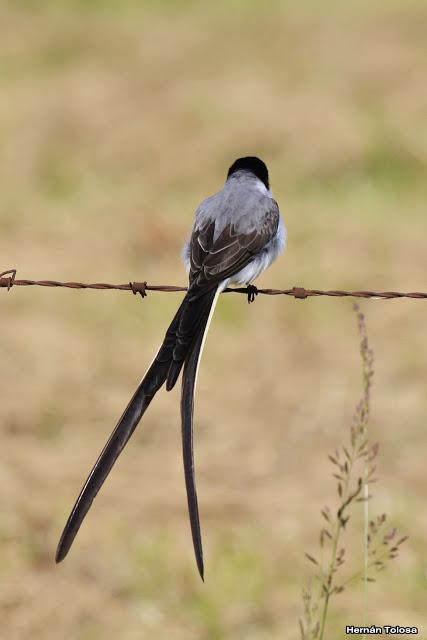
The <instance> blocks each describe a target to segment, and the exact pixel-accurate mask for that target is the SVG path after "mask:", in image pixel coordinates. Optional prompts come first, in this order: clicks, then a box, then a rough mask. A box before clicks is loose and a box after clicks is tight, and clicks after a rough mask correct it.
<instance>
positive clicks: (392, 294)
mask: <svg viewBox="0 0 427 640" xmlns="http://www.w3.org/2000/svg"><path fill="white" fill-rule="evenodd" d="M30 286H38V287H65V288H67V289H96V290H98V291H99V290H101V291H102V290H103V291H105V290H118V291H132V293H134V294H137V293H139V294H141V296H142V297H143V298H144V297H145V296H146V295H147V294H146V292H147V291H162V292H164V293H172V292H176V291H187V287H176V286H173V285H160V284H148V283H147V282H129V283H126V284H108V283H105V282H93V283H84V282H59V281H58V280H20V279H17V278H16V269H9V270H7V271H3V272H2V273H0V288H6V289H7V290H8V291H10V289H11V288H12V287H30ZM225 292H227V293H243V294H245V295H247V294H248V290H247V288H246V287H239V288H233V289H225ZM258 293H260V294H262V295H267V296H279V295H283V296H292V297H294V298H298V299H301V300H304V299H305V298H310V297H320V296H328V297H332V298H382V299H385V300H390V299H393V298H415V299H418V300H420V299H424V300H425V299H427V292H422V291H412V292H406V293H405V292H402V291H341V290H335V289H333V290H327V291H322V290H320V289H306V288H304V287H292V288H291V289H258Z"/></svg>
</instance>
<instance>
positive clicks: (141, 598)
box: [0, 0, 427, 640]
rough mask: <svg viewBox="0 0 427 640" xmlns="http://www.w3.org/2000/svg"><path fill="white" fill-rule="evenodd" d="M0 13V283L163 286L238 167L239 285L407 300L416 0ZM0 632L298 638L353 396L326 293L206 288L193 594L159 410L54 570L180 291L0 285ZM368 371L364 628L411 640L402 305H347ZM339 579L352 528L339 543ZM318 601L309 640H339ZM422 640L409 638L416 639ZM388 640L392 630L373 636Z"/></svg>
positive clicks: (414, 616)
mask: <svg viewBox="0 0 427 640" xmlns="http://www.w3.org/2000/svg"><path fill="white" fill-rule="evenodd" d="M1 16H2V18H1V21H0V42H1V45H0V49H1V57H0V91H1V94H0V184H1V190H0V221H1V234H0V256H1V261H0V270H3V269H7V268H11V267H16V268H17V269H18V277H21V278H52V279H69V280H73V279H75V280H79V279H81V280H84V281H92V282H94V281H99V280H102V281H106V282H127V281H129V280H147V281H148V282H150V283H153V284H155V283H157V284H169V283H170V284H184V283H185V279H186V278H185V273H184V269H183V268H182V266H181V263H180V257H179V254H180V251H181V247H182V245H183V243H184V241H185V240H186V237H187V234H188V232H189V230H190V228H191V225H192V220H193V215H194V210H195V208H196V206H197V205H198V203H199V202H200V200H201V199H202V198H204V197H205V196H206V195H208V194H211V193H213V192H215V191H216V190H218V189H219V188H221V185H222V184H223V181H224V178H225V174H226V170H227V168H228V166H229V165H230V164H231V163H232V162H233V160H234V159H235V158H237V157H239V156H241V155H246V154H256V155H259V156H261V157H262V158H263V159H264V160H265V161H266V162H267V164H268V166H269V168H270V175H271V184H272V189H273V193H274V196H275V198H276V199H277V200H278V202H279V204H280V207H281V210H282V212H283V214H284V216H285V219H286V222H287V226H288V231H289V248H288V251H287V253H286V254H285V256H284V257H283V258H282V259H281V260H279V261H278V262H277V263H276V264H275V265H274V267H273V268H272V269H271V270H269V271H268V273H266V274H264V275H263V276H262V278H260V280H259V285H260V286H262V285H263V286H271V287H281V288H282V287H283V288H286V287H290V286H293V285H302V286H306V287H315V288H347V287H348V288H350V287H355V288H364V289H397V290H399V289H400V290H426V289H427V251H426V233H427V216H426V205H425V203H426V196H427V183H426V161H427V77H426V76H427V73H426V65H425V62H426V54H427V40H426V37H425V24H426V19H427V7H426V4H425V2H424V1H421V0H419V1H417V0H387V1H386V0H384V1H382V2H378V0H373V1H371V2H367V1H363V0H361V1H358V2H346V3H342V2H332V1H325V2H322V3H320V2H315V1H314V0H313V1H311V2H310V1H309V0H305V1H302V2H299V3H295V2H284V1H283V2H278V1H277V2H274V1H271V2H268V3H262V2H255V1H251V2H243V1H240V2H238V1H228V2H225V1H217V2H215V3H214V2H211V3H208V2H172V0H171V1H169V2H154V1H152V2H149V1H148V0H147V1H145V2H136V0H135V1H131V0H127V1H120V2H119V1H118V0H117V1H113V0H110V1H104V0H97V1H95V0H92V1H91V2H90V1H86V2H83V0H81V1H77V0H76V1H74V2H73V1H71V0H62V1H58V0H57V1H54V0H51V1H45V2H42V1H36V0H33V1H30V0H28V1H26V2H24V1H18V0H16V1H14V2H2V3H1ZM0 297H1V320H2V321H1V332H0V346H1V358H0V371H1V380H2V385H1V389H2V391H1V403H0V429H1V442H2V447H1V455H0V487H1V489H0V575H1V581H0V619H1V626H0V637H1V638H7V639H8V640H18V639H19V640H23V639H25V640H26V639H27V638H32V639H33V640H39V639H40V640H50V639H53V638H62V639H64V640H67V639H75V638H79V639H80V638H81V639H84V640H86V639H88V640H89V639H98V638H104V637H107V636H108V637H114V638H122V639H123V640H133V639H137V638H138V639H140V638H150V639H152V640H156V639H159V640H163V639H164V638H171V639H176V640H181V639H185V640H192V639H197V640H199V639H201V640H217V639H218V640H219V639H229V638H230V639H231V638H232V639H233V640H234V639H242V640H243V639H245V640H251V639H256V640H264V639H265V640H267V639H269V640H270V639H276V638H277V639H279V638H281V639H286V640H288V639H289V640H294V639H296V638H298V637H299V633H298V625H297V621H298V617H299V615H300V613H301V589H302V586H303V584H304V583H305V581H306V579H307V577H308V576H309V575H310V573H311V569H312V567H311V566H310V565H309V563H308V562H307V561H306V559H305V558H304V552H305V551H308V552H314V551H315V550H316V545H317V541H318V532H319V528H320V515H319V510H320V508H321V507H323V506H324V504H325V503H329V504H331V505H332V504H333V503H334V500H335V491H336V490H335V484H334V481H333V480H332V478H331V477H330V465H329V463H328V461H327V453H328V452H329V451H330V450H331V449H332V450H333V449H334V448H335V446H337V445H339V444H340V443H341V442H343V441H344V440H345V439H346V434H347V429H348V425H349V424H350V422H351V416H352V413H353V410H354V405H355V403H356V402H357V400H358V398H359V396H360V393H361V373H360V362H359V354H358V348H359V347H358V337H357V334H356V320H355V316H354V314H353V312H352V303H351V301H349V300H345V299H340V300H338V299H311V300H307V301H305V302H302V301H297V300H293V299H288V298H283V297H277V298H258V300H257V303H256V304H255V305H253V306H251V307H250V308H249V307H248V305H247V304H246V301H245V299H244V298H243V296H231V295H230V296H223V297H222V299H221V301H220V303H219V305H218V309H217V313H216V316H215V319H214V322H213V326H212V330H211V333H210V336H209V339H208V343H207V347H206V350H205V354H204V360H203V363H202V367H201V375H200V380H199V387H198V396H197V402H196V436H195V437H196V467H197V476H198V486H199V501H200V506H201V516H202V527H203V533H204V544H205V559H206V583H205V584H202V583H201V582H200V580H199V578H198V576H197V572H196V568H195V562H194V559H193V551H192V544H191V538H190V531H189V525H188V518H187V509H186V498H185V490H184V481H183V473H182V465H181V452H180V425H179V414H178V404H179V390H175V391H174V392H172V393H171V394H166V393H160V394H159V396H158V397H157V398H156V401H155V403H153V406H152V407H151V408H150V410H149V412H148V414H147V416H146V418H145V419H144V423H143V424H142V425H141V426H140V428H139V429H138V431H137V432H136V433H135V436H134V438H133V440H132V441H131V443H130V445H129V447H128V449H127V450H126V452H125V454H124V455H123V456H122V458H121V459H120V461H119V463H118V464H117V467H116V468H115V470H114V472H113V473H112V474H111V478H110V479H109V480H108V482H107V483H106V485H105V487H104V489H103V491H102V492H101V494H100V496H99V497H98V499H97V501H96V504H95V505H94V508H93V509H92V511H91V513H90V515H89V517H88V518H87V521H86V522H85V524H84V526H83V527H82V530H81V532H80V534H79V536H78V539H77V541H76V544H75V546H74V547H73V549H72V552H71V553H70V556H69V557H68V558H67V560H66V561H65V562H64V563H63V564H62V565H59V566H56V565H55V564H54V561H53V557H54V551H55V547H56V544H57V541H58V538H59V535H60V533H61V530H62V527H63V525H64V523H65V520H66V518H67V516H68V513H69V510H70V508H71V506H72V504H73V501H74V498H75V497H76V495H77V492H78V491H79V489H80V487H81V484H82V481H83V480H84V478H85V477H86V474H87V472H88V471H89V468H90V466H91V464H92V463H93V461H94V460H95V458H96V456H97V454H98V452H99V450H100V448H101V446H102V445H103V444H104V442H105V440H106V438H107V436H108V435H109V433H110V431H111V429H112V427H113V426H114V424H115V422H116V419H117V417H118V416H119V415H120V413H121V411H122V409H123V407H124V406H125V405H126V403H127V401H128V399H129V397H130V395H131V393H132V392H133V389H134V388H135V386H136V384H137V382H138V381H139V379H140V377H141V375H142V374H143V372H144V371H145V368H146V366H147V364H148V363H149V362H150V360H151V358H152V355H153V352H154V351H155V349H156V348H157V346H158V344H159V342H160V340H161V338H162V336H163V332H164V331H165V329H166V328H167V325H168V321H169V320H170V318H171V316H172V314H173V312H174V310H175V308H176V307H177V305H178V303H179V300H180V297H181V296H180V294H169V295H163V294H156V293H151V294H149V297H148V299H146V300H144V301H143V302H142V301H141V299H140V298H138V299H137V298H136V297H134V296H132V295H130V294H128V293H123V292H105V293H99V292H90V291H85V292H84V291H62V290H49V289H40V288H37V289H31V288H20V289H18V288H15V289H13V290H12V291H11V292H10V293H9V294H7V293H6V291H5V290H4V291H2V292H0ZM362 308H363V310H364V311H365V313H366V316H367V324H368V331H369V335H370V341H371V344H372V346H373V348H374V350H375V356H376V363H375V368H376V379H375V387H374V391H373V407H372V422H371V438H372V440H373V441H375V440H378V441H379V442H380V447H381V448H380V468H379V477H380V482H379V483H378V485H376V486H375V487H374V499H373V501H372V503H371V505H372V506H371V508H372V510H374V511H377V512H382V511H387V513H388V515H389V517H390V519H391V522H392V523H393V524H395V525H397V526H398V527H399V529H400V531H402V533H407V534H409V535H410V539H409V541H408V542H407V543H406V545H405V546H404V548H403V549H402V552H401V555H400V557H399V559H398V560H396V561H394V564H392V566H391V567H390V570H389V572H388V573H387V574H384V575H383V576H381V579H380V580H379V581H378V583H375V584H373V585H372V587H371V589H370V596H369V619H370V622H371V623H373V624H395V623H398V624H410V625H419V627H420V637H421V636H422V634H423V631H422V629H423V624H425V600H426V569H427V567H426V546H425V534H426V529H427V510H426V508H425V497H426V475H425V442H426V437H425V434H426V427H427V394H426V377H427V364H426V360H427V340H426V333H425V329H426V323H427V307H426V303H425V302H423V301H411V300H400V301H381V300H378V301H375V300H374V301H366V302H363V304H362ZM345 544H346V546H347V553H348V554H349V555H350V558H349V559H348V567H347V569H346V570H347V571H350V570H351V567H352V566H353V565H354V566H358V564H357V563H358V562H359V561H360V554H361V529H360V528H358V527H353V528H350V529H349V531H348V532H347V534H346V541H345ZM362 602H363V598H362V594H361V590H360V589H359V588H354V589H349V590H348V591H346V592H344V593H343V594H342V595H340V596H339V597H338V598H337V599H336V602H335V604H334V606H333V611H332V612H331V619H330V626H329V632H328V638H331V639H332V640H333V639H335V638H342V637H344V625H345V624H361V623H362ZM424 633H425V626H424ZM396 637H397V636H396Z"/></svg>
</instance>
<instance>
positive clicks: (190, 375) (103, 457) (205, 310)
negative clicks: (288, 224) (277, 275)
mask: <svg viewBox="0 0 427 640" xmlns="http://www.w3.org/2000/svg"><path fill="white" fill-rule="evenodd" d="M285 245H286V228H285V225H284V222H283V219H282V218H281V216H280V212H279V207H278V205H277V202H276V201H275V200H273V198H272V195H271V191H270V185H269V179H268V170H267V167H266V166H265V164H264V162H263V161H262V160H260V159H259V158H256V157H251V156H250V157H245V158H239V159H238V160H236V161H235V162H234V163H233V164H232V165H231V167H230V168H229V170H228V174H227V180H226V182H225V185H224V187H223V188H222V189H221V191H219V192H218V193H216V194H215V195H213V196H210V197H209V198H207V199H206V200H204V201H203V202H202V203H201V205H200V206H199V208H198V209H197V211H196V219H195V223H194V226H193V230H192V233H191V237H190V240H189V242H188V243H187V244H186V246H185V248H184V262H185V263H186V266H187V268H188V270H189V286H188V291H187V293H186V295H185V297H184V300H183V301H182V303H181V305H180V307H179V309H178V311H177V312H176V314H175V317H174V319H173V320H172V323H171V325H170V327H169V329H168V330H167V332H166V335H165V338H164V340H163V343H162V345H161V347H160V349H159V351H158V352H157V354H156V356H155V358H154V360H153V362H152V364H151V365H150V367H149V369H148V371H147V373H146V374H145V376H144V377H143V379H142V381H141V382H140V384H139V386H138V388H137V390H136V391H135V393H134V395H133V397H132V399H131V401H130V402H129V404H128V406H127V407H126V409H125V411H124V413H123V415H122V417H121V418H120V420H119V422H118V424H117V426H116V428H115V429H114V431H113V433H112V434H111V436H110V439H109V440H108V442H107V444H106V445H105V447H104V449H103V450H102V452H101V454H100V456H99V458H98V460H97V461H96V463H95V466H94V467H93V469H92V471H91V472H90V474H89V477H88V479H87V480H86V482H85V484H84V486H83V488H82V490H81V492H80V495H79V497H78V498H77V501H76V503H75V505H74V507H73V510H72V512H71V514H70V517H69V518H68V521H67V524H66V525H65V529H64V531H63V533H62V536H61V539H60V541H59V544H58V549H57V552H56V561H57V562H60V561H61V560H63V559H64V558H65V556H66V555H67V553H68V551H69V549H70V547H71V545H72V543H73V540H74V538H75V536H76V534H77V532H78V530H79V528H80V525H81V523H82V521H83V519H84V517H85V515H86V513H87V512H88V510H89V508H90V506H91V504H92V502H93V500H94V498H95V496H96V495H97V493H98V491H99V489H100V488H101V487H102V485H103V483H104V481H105V479H106V477H107V476H108V474H109V473H110V471H111V469H112V467H113V465H114V463H115V461H116V460H117V458H118V456H119V455H120V453H121V451H122V449H123V448H124V446H125V445H126V443H127V442H128V440H129V438H130V437H131V435H132V433H133V431H134V430H135V427H136V426H137V424H138V422H139V421H140V420H141V418H142V416H143V414H144V413H145V410H146V409H147V407H148V405H149V404H150V402H151V400H152V399H153V398H154V396H155V394H156V393H157V391H158V390H159V389H160V387H162V386H163V384H164V383H166V390H167V391H170V390H171V389H172V388H173V387H174V385H175V383H176V381H177V379H178V376H179V374H180V372H181V369H183V375H182V392H181V421H182V447H183V458H184V474H185V484H186V488H187V499H188V510H189V515H190V524H191V533H192V536H193V544H194V551H195V555H196V561H197V566H198V569H199V572H200V576H201V577H202V579H203V571H204V569H203V551H202V540H201V533H200V522H199V510H198V504H197V493H196V486H195V476H194V458H193V407H194V391H195V387H196V381H197V372H198V368H199V363H200V357H201V354H202V351H203V346H204V342H205V340H206V335H207V332H208V328H209V324H210V321H211V318H212V314H213V311H214V309H215V305H216V302H217V300H218V296H219V294H220V293H221V292H222V291H223V290H224V289H225V288H226V287H227V286H228V285H230V284H237V285H248V286H250V283H251V282H253V281H254V280H255V278H257V277H258V276H259V275H260V273H262V272H263V271H264V270H265V269H267V267H268V266H269V265H270V264H271V263H272V262H273V260H275V259H276V258H277V256H278V255H279V254H280V253H281V252H282V251H283V250H284V248H285ZM255 294H256V287H254V286H250V289H249V292H248V300H249V301H252V300H253V298H254V295H255Z"/></svg>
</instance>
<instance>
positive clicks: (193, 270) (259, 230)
mask: <svg viewBox="0 0 427 640" xmlns="http://www.w3.org/2000/svg"><path fill="white" fill-rule="evenodd" d="M279 219H280V214H279V208H278V206H277V203H276V202H275V201H274V200H271V199H269V206H268V208H266V210H265V212H264V214H263V215H262V216H261V217H259V218H258V220H256V224H254V223H252V224H251V225H249V227H248V228H247V229H246V230H244V231H243V230H241V229H240V226H242V225H239V226H237V225H236V224H235V223H233V222H230V223H229V224H227V225H225V226H224V228H223V229H222V231H221V232H220V233H219V234H216V233H215V225H216V221H215V219H210V220H209V219H208V220H207V221H205V222H204V223H203V224H201V225H200V226H196V227H195V229H194V231H193V233H192V236H191V239H190V287H189V293H192V294H193V295H194V296H195V297H197V296H199V295H201V294H203V293H204V292H205V291H207V290H209V289H213V288H216V287H217V286H218V284H220V283H221V282H222V281H223V280H225V279H226V278H228V277H230V276H232V275H234V274H236V273H238V272H239V271H240V270H241V269H243V268H244V267H245V266H246V265H247V264H249V263H250V262H251V260H252V259H253V257H254V256H255V255H256V254H258V253H259V252H260V251H262V249H263V248H264V247H265V246H266V245H267V243H268V242H269V241H270V240H272V239H273V238H274V236H275V234H276V232H277V228H278V226H279Z"/></svg>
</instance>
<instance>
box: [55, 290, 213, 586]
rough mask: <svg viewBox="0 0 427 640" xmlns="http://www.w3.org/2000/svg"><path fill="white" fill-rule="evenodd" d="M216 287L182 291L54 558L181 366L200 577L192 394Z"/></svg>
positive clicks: (66, 545) (67, 545) (185, 445)
mask: <svg viewBox="0 0 427 640" xmlns="http://www.w3.org/2000/svg"><path fill="white" fill-rule="evenodd" d="M219 293H220V289H219V288H218V289H217V290H213V291H209V292H207V293H205V294H203V295H202V296H200V297H199V298H194V297H192V299H189V297H190V296H189V295H186V297H185V298H184V300H183V301H182V303H181V305H180V307H179V309H178V311H177V313H176V314H175V317H174V319H173V320H172V322H171V324H170V326H169V329H168V330H167V332H166V335H165V338H164V340H163V343H162V345H161V347H160V349H159V351H158V352H157V354H156V356H155V358H154V360H153V362H152V364H151V365H150V367H149V368H148V370H147V372H146V374H145V376H144V378H143V379H142V381H141V382H140V384H139V386H138V388H137V389H136V391H135V393H134V395H133V396H132V398H131V400H130V402H129V404H128V406H127V407H126V409H125V411H124V412H123V415H122V416H121V418H120V420H119V421H118V423H117V425H116V427H115V429H114V431H113V432H112V434H111V436H110V438H109V440H108V441H107V444H106V445H105V447H104V449H103V450H102V452H101V454H100V455H99V457H98V459H97V461H96V462H95V465H94V466H93V468H92V470H91V472H90V474H89V476H88V478H87V480H86V482H85V484H84V485H83V488H82V490H81V492H80V494H79V496H78V498H77V500H76V502H75V504H74V507H73V509H72V511H71V513H70V516H69V518H68V520H67V523H66V525H65V527H64V531H63V532H62V535H61V539H60V541H59V544H58V548H57V551H56V556H55V559H56V562H61V561H62V560H63V559H64V558H65V556H66V555H67V553H68V551H69V550H70V548H71V545H72V544H73V541H74V538H75V537H76V535H77V533H78V531H79V529H80V526H81V524H82V522H83V520H84V518H85V516H86V514H87V512H88V511H89V509H90V507H91V505H92V502H93V500H94V499H95V497H96V495H97V494H98V492H99V490H100V489H101V487H102V485H103V484H104V482H105V480H106V478H107V476H108V474H109V473H110V471H111V469H112V468H113V466H114V463H115V462H116V460H117V458H118V457H119V455H120V453H121V452H122V451H123V449H124V447H125V446H126V444H127V443H128V441H129V439H130V437H131V436H132V434H133V432H134V431H135V428H136V426H137V425H138V423H139V421H140V420H141V418H142V416H143V415H144V413H145V411H146V410H147V408H148V406H149V405H150V403H151V401H152V399H153V398H154V396H155V394H156V393H157V391H158V390H159V389H160V388H161V387H162V385H163V384H164V383H165V382H166V388H167V389H168V390H169V389H171V388H172V387H173V386H174V384H175V382H176V380H177V378H178V376H179V373H180V371H181V369H182V367H183V366H184V376H183V389H182V401H181V413H182V439H183V456H184V469H185V481H186V487H187V496H188V507H189V514H190V522H191V530H192V535H193V542H194V549H195V553H196V559H197V565H198V568H199V571H200V575H201V576H202V578H203V555H202V546H201V536H200V524H199V515H198V506H197V494H196V489H195V481H194V468H193V467H194V465H193V442H192V438H193V436H192V429H193V398H194V389H195V384H196V378H197V369H198V364H199V360H200V355H201V351H202V349H203V344H204V340H205V338H206V334H207V329H208V327H209V322H210V318H211V316H212V313H213V310H214V308H215V304H216V301H217V298H218V295H219Z"/></svg>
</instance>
